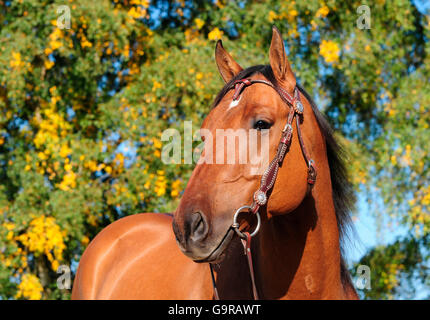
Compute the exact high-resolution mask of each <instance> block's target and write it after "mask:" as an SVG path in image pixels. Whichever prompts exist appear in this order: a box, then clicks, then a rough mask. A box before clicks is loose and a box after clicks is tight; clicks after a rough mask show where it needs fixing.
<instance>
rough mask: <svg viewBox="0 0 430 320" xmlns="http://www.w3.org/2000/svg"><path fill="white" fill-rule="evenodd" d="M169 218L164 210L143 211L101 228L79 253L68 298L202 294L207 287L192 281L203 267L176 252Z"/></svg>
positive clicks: (199, 296)
mask: <svg viewBox="0 0 430 320" xmlns="http://www.w3.org/2000/svg"><path fill="white" fill-rule="evenodd" d="M171 223H172V218H171V216H169V215H165V214H155V213H144V214H136V215H131V216H127V217H124V218H121V219H119V220H117V221H115V222H113V223H112V224H110V225H109V226H107V227H106V228H105V229H103V230H102V231H101V232H100V233H99V234H98V235H97V236H96V237H95V238H94V239H93V240H92V241H91V243H90V244H89V245H88V247H87V249H86V250H85V252H84V254H83V255H82V258H81V260H80V263H79V267H78V270H77V273H76V278H75V281H74V286H73V292H72V299H181V298H183V299H188V298H193V295H196V298H202V296H201V295H202V293H203V291H204V293H205V294H207V292H206V291H207V290H203V291H202V288H199V287H196V285H195V281H194V280H195V277H196V276H195V275H196V274H197V277H199V276H198V274H199V273H200V274H201V276H200V278H202V279H201V280H204V279H205V278H207V275H206V273H207V272H205V271H204V270H203V269H202V265H200V264H196V263H194V262H192V261H191V260H189V259H188V258H187V257H185V256H184V255H183V254H182V253H181V252H180V250H179V248H178V246H177V244H176V241H175V237H174V234H173V231H172V226H171ZM196 272H197V273H196ZM193 275H194V279H193ZM203 282H206V281H203ZM181 285H185V286H188V287H189V288H190V289H191V290H190V291H188V292H187V291H185V292H184V287H183V286H182V287H181ZM201 286H202V285H200V287H201ZM184 294H186V295H185V296H184Z"/></svg>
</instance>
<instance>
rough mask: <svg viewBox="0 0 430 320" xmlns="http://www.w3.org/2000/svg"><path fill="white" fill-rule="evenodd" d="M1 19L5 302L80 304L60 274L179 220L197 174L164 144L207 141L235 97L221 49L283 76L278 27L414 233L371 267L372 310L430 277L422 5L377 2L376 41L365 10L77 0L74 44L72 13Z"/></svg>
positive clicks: (340, 5)
mask: <svg viewBox="0 0 430 320" xmlns="http://www.w3.org/2000/svg"><path fill="white" fill-rule="evenodd" d="M0 5H1V6H0V21H1V26H2V27H1V31H0V176H1V179H0V189H1V193H0V210H1V212H2V215H1V216H0V261H1V262H2V263H1V264H0V297H1V298H22V299H54V298H68V297H69V294H70V290H67V289H64V290H63V289H60V288H59V287H58V285H57V277H58V276H59V275H58V274H57V273H56V271H57V270H58V268H59V266H60V265H66V266H68V267H70V268H71V272H72V276H73V272H74V271H75V270H76V265H77V263H78V261H79V258H80V255H81V254H82V252H83V251H84V249H85V247H86V246H87V245H88V243H89V241H90V240H91V239H92V238H93V237H94V236H95V235H96V234H97V233H98V232H99V231H100V230H101V229H102V228H103V227H105V226H106V225H107V224H109V223H111V222H112V221H114V220H116V219H118V218H120V217H123V216H125V215H129V214H134V213H138V212H150V211H152V212H163V211H172V210H174V209H175V207H176V205H177V203H178V199H179V197H180V194H181V191H182V190H183V188H184V186H185V183H186V181H187V178H188V177H189V174H190V172H191V170H192V165H190V164H185V163H184V164H182V165H175V164H167V163H163V162H162V161H161V158H160V156H161V152H162V146H163V144H162V141H161V133H162V132H163V130H165V129H167V128H175V129H178V130H180V131H182V130H184V121H185V120H187V121H192V124H193V128H194V129H197V128H198V127H199V126H200V125H201V121H202V118H203V117H204V115H205V114H207V112H208V110H209V108H210V104H211V102H212V100H213V98H214V95H215V94H216V93H217V90H219V89H220V88H221V86H222V81H221V79H220V77H219V75H218V72H217V70H216V67H215V64H214V62H213V50H214V45H215V41H216V40H218V39H221V38H222V39H223V41H224V43H225V45H226V47H227V48H228V49H229V51H231V52H232V55H233V56H234V57H235V58H237V60H238V61H239V62H240V63H241V65H243V66H251V65H255V64H261V63H263V62H266V63H267V61H268V57H267V52H268V46H269V44H270V41H269V39H270V36H271V25H272V24H276V25H277V26H278V28H279V29H280V30H281V32H282V33H283V35H284V38H285V41H286V47H287V50H288V56H289V59H290V61H291V64H292V66H293V69H294V70H295V71H296V75H297V78H298V79H299V81H300V83H301V84H302V85H303V86H304V87H305V88H306V89H307V90H308V91H310V92H311V93H312V94H313V96H314V97H315V99H316V101H317V102H318V104H319V105H320V108H321V109H322V110H323V111H324V112H325V113H326V115H327V116H328V117H329V119H330V121H331V123H332V124H333V125H334V126H335V128H336V129H338V132H339V137H340V138H342V139H343V140H344V142H345V145H346V147H347V148H348V150H349V151H350V153H351V155H352V156H351V167H350V170H351V173H352V174H351V178H352V179H353V181H354V183H355V185H356V189H357V192H361V193H364V194H367V195H368V198H369V201H374V202H375V203H377V201H376V200H378V199H380V200H381V201H382V203H383V204H384V206H383V208H382V210H379V211H378V212H377V213H376V214H377V215H380V216H381V217H391V218H389V219H393V221H394V220H395V221H399V222H400V223H401V224H402V225H404V226H405V227H406V228H407V230H409V231H408V233H407V235H406V237H405V238H404V239H399V241H398V242H396V243H394V244H390V245H388V246H385V247H378V248H375V249H374V250H373V251H371V252H369V254H368V255H366V256H365V257H364V258H363V260H362V261H361V263H364V264H367V265H369V266H370V267H371V270H372V288H373V289H372V290H371V291H369V292H365V293H364V294H365V295H366V297H369V298H390V297H396V296H397V295H399V294H401V292H402V291H401V290H400V289H401V288H402V286H403V282H404V281H403V279H405V278H408V279H411V277H413V275H414V274H416V272H417V270H418V271H419V272H421V274H420V277H421V278H422V279H426V277H427V276H428V274H427V273H426V266H425V265H426V262H427V261H428V260H427V258H426V252H427V248H428V244H427V240H428V234H429V226H430V219H429V217H430V216H429V209H430V184H429V181H430V179H429V174H430V173H429V172H430V169H429V163H430V162H429V161H428V160H429V156H428V152H427V150H428V142H427V141H428V140H429V130H428V126H429V117H430V116H429V115H430V113H429V112H428V105H429V103H428V102H429V101H428V100H429V99H430V93H429V92H430V90H429V89H430V88H429V81H428V78H429V65H430V64H429V61H428V55H426V52H427V53H428V51H429V42H428V37H429V30H430V20H429V17H428V15H425V14H424V13H423V12H420V11H418V9H417V7H416V6H415V5H414V4H413V3H411V2H410V1H407V0H394V1H390V2H386V1H384V0H378V1H374V3H373V4H372V5H370V4H369V9H370V16H368V17H367V18H370V19H371V20H370V22H371V24H370V26H366V27H365V28H362V27H361V26H362V25H361V24H360V23H359V21H360V19H362V18H363V16H362V14H360V13H358V12H357V8H358V7H360V5H361V3H360V1H348V2H347V3H346V2H345V3H344V2H339V1H333V0H332V1H331V0H327V1H322V0H310V1H297V2H296V1H288V2H287V1H267V2H261V1H220V0H217V1H206V2H202V1H183V0H182V1H181V0H177V1H173V0H170V1H161V0H156V1H151V2H150V1H145V0H127V1H118V0H113V1H107V0H98V1H83V0H77V1H72V0H70V1H68V2H66V9H67V8H68V9H69V10H70V12H69V13H70V28H67V24H65V25H66V27H64V28H60V26H59V24H63V23H64V21H65V20H64V19H66V18H67V16H64V14H65V13H66V11H67V10H66V11H61V10H60V11H59V10H58V9H59V7H60V6H63V5H64V2H60V1H36V0H25V1H16V2H15V1H12V2H9V1H7V2H1V3H0ZM364 18H366V17H364ZM66 20H67V19H66ZM66 22H67V21H66ZM367 27H370V29H369V28H367ZM381 201H380V202H381Z"/></svg>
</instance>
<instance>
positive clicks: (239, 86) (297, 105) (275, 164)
mask: <svg viewBox="0 0 430 320" xmlns="http://www.w3.org/2000/svg"><path fill="white" fill-rule="evenodd" d="M255 83H261V84H265V85H268V86H270V87H272V88H273V89H275V91H276V92H277V93H278V94H279V95H280V97H281V98H282V100H283V101H284V102H286V103H287V104H288V105H289V106H290V110H289V112H288V116H287V123H286V124H285V126H284V129H283V130H282V135H281V140H280V141H279V145H278V149H277V152H276V156H275V158H274V159H273V160H272V161H271V162H270V164H269V166H268V167H267V169H266V170H265V171H264V173H263V176H262V177H261V182H260V187H259V188H258V190H257V191H255V193H254V196H253V202H252V204H251V205H250V206H242V207H240V208H239V209H237V210H236V213H235V215H234V218H233V224H232V226H231V228H232V229H234V230H235V231H236V233H237V235H238V236H239V238H240V239H241V242H242V245H243V248H244V250H245V255H246V257H247V260H248V267H249V273H250V277H251V283H252V291H253V296H254V299H255V300H258V292H257V287H256V285H255V276H254V267H253V264H252V254H251V238H252V237H253V236H255V235H256V234H257V233H258V231H259V229H260V223H261V221H260V214H259V212H258V211H259V209H260V208H261V207H262V206H264V205H266V203H267V200H268V192H269V191H270V190H271V189H272V188H273V185H274V184H275V181H276V178H277V175H278V170H279V167H280V166H281V165H282V162H283V160H284V157H285V155H286V154H287V152H288V151H289V148H290V145H291V141H292V137H293V126H292V124H293V121H294V118H295V119H296V127H297V137H298V139H299V143H300V147H301V149H302V153H303V157H304V158H305V161H306V165H307V167H308V177H307V182H308V192H309V191H310V190H311V188H312V186H313V185H314V184H315V181H316V177H317V170H316V166H315V162H314V160H313V159H312V158H311V157H310V155H309V153H308V151H307V150H306V148H305V144H304V142H303V138H302V133H301V130H300V122H301V121H303V111H304V106H303V104H302V102H301V101H300V91H299V89H298V87H297V86H296V87H295V88H294V92H293V96H291V95H290V94H289V93H288V92H287V91H285V90H284V89H282V88H281V87H275V86H274V85H273V84H272V83H271V82H269V81H266V80H252V79H240V80H237V81H235V82H233V84H232V85H231V86H230V87H229V88H228V90H232V89H234V93H233V101H236V100H237V99H239V96H240V94H241V93H242V91H243V90H244V88H246V87H249V86H251V85H252V84H255ZM245 209H246V210H248V212H250V213H252V214H254V215H256V217H257V226H256V228H255V230H254V231H253V232H252V233H251V234H250V233H249V232H242V231H241V230H240V228H239V223H238V222H237V217H238V215H239V213H241V212H243V211H244V210H245ZM209 265H210V270H211V276H212V284H213V288H214V297H215V299H217V300H219V295H218V290H217V287H216V283H215V277H214V273H213V267H212V264H209Z"/></svg>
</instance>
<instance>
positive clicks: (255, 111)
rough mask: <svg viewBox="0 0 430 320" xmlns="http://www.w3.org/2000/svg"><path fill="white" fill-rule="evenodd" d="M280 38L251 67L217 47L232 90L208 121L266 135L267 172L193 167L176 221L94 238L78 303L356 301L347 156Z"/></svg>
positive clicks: (168, 218)
mask: <svg viewBox="0 0 430 320" xmlns="http://www.w3.org/2000/svg"><path fill="white" fill-rule="evenodd" d="M272 31H273V33H272V40H271V45H270V49H269V60H270V64H269V65H260V66H254V67H250V68H247V69H245V70H244V69H242V67H241V66H240V65H239V64H238V63H237V62H236V61H235V60H234V59H233V58H232V56H231V55H230V54H229V53H228V52H227V51H226V50H225V49H224V47H223V46H222V43H221V41H218V42H217V44H216V49H215V60H216V64H217V66H218V69H219V72H220V74H221V77H222V78H223V80H224V81H225V83H226V84H225V86H224V88H223V89H222V90H221V91H220V92H219V94H218V95H217V97H216V98H215V101H214V104H213V108H212V110H211V111H210V113H209V114H208V116H207V117H206V118H205V120H204V121H203V124H202V129H206V130H208V131H209V132H212V133H215V131H216V130H217V129H229V128H230V129H241V128H242V129H245V130H252V129H254V130H257V131H258V132H259V134H261V135H263V134H268V135H269V141H270V143H269V153H270V159H273V160H272V161H271V162H270V165H269V167H268V168H267V169H266V170H265V171H264V173H263V174H262V175H255V174H250V170H249V164H246V163H245V164H243V163H242V164H210V163H206V162H201V163H197V165H196V166H195V168H194V171H193V173H192V176H191V178H190V179H189V181H188V184H187V187H186V189H185V190H184V193H183V195H182V198H181V201H180V204H179V206H178V208H177V210H176V211H175V212H174V214H173V215H171V214H155V213H143V214H136V215H131V216H127V217H124V218H121V219H119V220H118V221H115V222H114V223H112V224H111V225H109V226H107V227H106V228H105V229H103V230H102V231H101V232H100V233H99V234H98V235H97V236H96V237H95V238H94V239H93V240H92V241H91V243H90V244H89V246H88V247H87V249H86V250H85V252H84V254H83V255H82V258H81V260H80V263H79V267H78V270H77V273H76V277H75V280H74V286H73V291H72V299H178V300H181V299H214V298H220V299H251V298H260V299H357V298H358V297H357V294H356V291H355V289H354V286H353V284H352V280H351V277H350V275H349V272H348V269H347V267H346V263H345V260H344V255H343V250H342V248H343V246H342V243H343V240H344V238H345V235H346V232H347V231H348V230H349V228H351V227H352V224H351V219H350V210H351V208H352V205H353V202H354V193H353V189H352V186H351V184H350V183H349V182H348V179H347V173H346V168H345V163H344V162H345V160H344V158H343V152H342V148H341V147H340V145H339V144H338V143H337V141H336V139H335V138H334V135H333V131H332V129H331V127H330V126H329V124H328V122H327V120H326V119H325V118H324V116H323V115H322V114H321V113H320V112H319V111H318V109H317V107H316V106H315V103H314V102H313V101H312V99H311V97H310V96H309V94H308V93H307V92H306V91H305V90H304V89H303V88H302V87H301V86H299V85H298V84H297V83H296V78H295V76H294V73H293V72H292V70H291V67H290V63H289V62H288V59H287V56H286V53H285V48H284V42H283V40H282V37H281V34H280V32H279V31H278V29H276V27H273V30H272ZM278 141H279V143H278ZM236 151H237V150H235V152H236ZM204 152H205V151H203V153H202V156H203V154H204ZM246 204H251V205H249V206H248V205H246ZM244 205H245V206H244ZM240 216H241V218H240V219H239V217H240ZM256 218H258V219H256ZM233 220H234V223H232V222H233ZM257 220H258V221H257ZM256 224H257V225H256ZM251 235H252V237H251ZM251 238H252V244H251ZM242 244H243V247H242ZM251 248H252V255H251V250H250V249H251ZM244 249H245V254H246V256H245V255H244ZM247 249H249V250H247ZM207 263H209V265H210V266H211V268H208V264H207Z"/></svg>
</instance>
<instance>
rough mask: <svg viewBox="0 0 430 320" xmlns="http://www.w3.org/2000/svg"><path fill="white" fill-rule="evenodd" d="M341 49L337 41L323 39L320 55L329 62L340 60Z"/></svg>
mask: <svg viewBox="0 0 430 320" xmlns="http://www.w3.org/2000/svg"><path fill="white" fill-rule="evenodd" d="M339 54H340V49H339V45H338V44H337V43H336V42H333V41H331V40H328V41H327V40H323V41H322V42H321V44H320V55H321V56H322V57H323V58H324V60H325V61H326V62H327V63H333V62H338V61H339Z"/></svg>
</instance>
